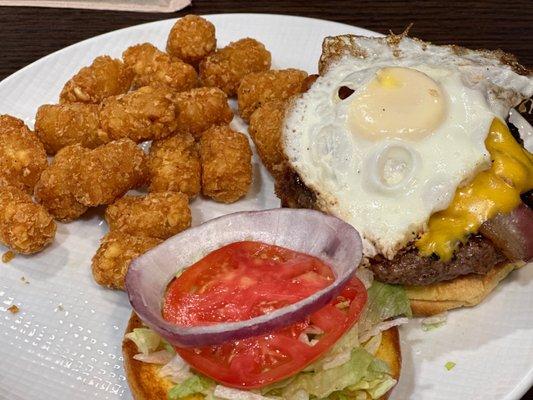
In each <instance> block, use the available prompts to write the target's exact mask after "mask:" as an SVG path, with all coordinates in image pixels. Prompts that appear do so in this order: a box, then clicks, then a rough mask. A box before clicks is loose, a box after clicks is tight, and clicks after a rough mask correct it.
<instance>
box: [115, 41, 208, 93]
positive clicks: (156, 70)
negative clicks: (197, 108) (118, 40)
mask: <svg viewBox="0 0 533 400" xmlns="http://www.w3.org/2000/svg"><path fill="white" fill-rule="evenodd" d="M122 57H123V59H124V63H125V64H126V66H128V68H130V69H131V70H132V71H133V72H134V74H135V75H134V78H133V87H134V88H139V87H142V86H158V85H164V86H168V87H170V88H171V89H173V90H175V91H177V92H181V91H183V90H189V89H192V88H193V87H196V86H198V74H197V73H196V70H195V69H194V67H193V66H192V65H189V64H187V63H185V62H183V61H181V60H179V59H177V58H173V57H171V56H169V55H168V54H167V53H164V52H162V51H161V50H159V49H158V48H157V47H155V46H154V45H152V44H150V43H143V44H138V45H135V46H131V47H129V48H128V49H127V50H126V51H125V52H124V53H123V54H122Z"/></svg>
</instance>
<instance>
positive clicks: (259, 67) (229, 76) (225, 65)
mask: <svg viewBox="0 0 533 400" xmlns="http://www.w3.org/2000/svg"><path fill="white" fill-rule="evenodd" d="M270 61H271V56H270V52H269V51H268V50H267V49H265V46H264V45H263V44H262V43H259V42H258V41H257V40H255V39H250V38H246V39H241V40H238V41H236V42H232V43H230V44H229V45H228V46H226V47H224V48H223V49H220V50H217V51H215V52H214V53H213V54H211V55H209V56H207V57H206V58H204V59H203V60H202V62H201V63H200V82H201V83H202V85H203V86H215V87H218V88H220V89H222V90H223V91H224V92H225V93H226V94H227V95H228V96H233V95H235V93H237V88H238V87H239V84H240V83H241V80H242V78H244V76H245V75H248V74H249V73H252V72H259V71H266V70H268V69H270Z"/></svg>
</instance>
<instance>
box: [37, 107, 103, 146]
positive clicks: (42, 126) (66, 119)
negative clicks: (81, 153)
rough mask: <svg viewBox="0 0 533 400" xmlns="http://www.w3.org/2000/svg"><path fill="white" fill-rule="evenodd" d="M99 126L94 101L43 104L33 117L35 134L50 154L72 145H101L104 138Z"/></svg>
mask: <svg viewBox="0 0 533 400" xmlns="http://www.w3.org/2000/svg"><path fill="white" fill-rule="evenodd" d="M99 127H100V118H99V116H98V105H96V104H86V103H65V104H45V105H42V106H41V107H39V109H38V110H37V115H36V116H35V134H36V135H37V136H38V137H39V139H41V141H42V142H43V144H44V148H45V149H46V152H47V153H48V154H50V155H53V154H55V153H57V152H58V151H59V150H61V149H62V148H63V147H65V146H70V145H72V144H80V145H82V146H83V147H88V148H91V149H93V148H95V147H98V146H100V145H102V144H104V143H105V142H106V141H107V139H106V137H105V135H103V134H102V132H101V131H100V129H99Z"/></svg>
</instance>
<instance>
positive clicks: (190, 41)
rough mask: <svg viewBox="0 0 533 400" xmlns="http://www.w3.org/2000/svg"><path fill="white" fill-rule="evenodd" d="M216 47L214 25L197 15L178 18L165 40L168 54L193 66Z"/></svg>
mask: <svg viewBox="0 0 533 400" xmlns="http://www.w3.org/2000/svg"><path fill="white" fill-rule="evenodd" d="M216 47H217V39H216V37H215V26H214V25H213V24H212V23H211V22H209V21H208V20H206V19H204V18H202V17H199V16H198V15H186V16H185V17H183V18H180V19H178V21H177V22H176V23H175V24H174V26H173V27H172V29H171V30H170V33H169V35H168V40H167V51H168V54H170V55H172V56H174V57H178V58H179V59H181V60H183V61H185V62H186V63H189V64H192V65H195V66H196V65H198V63H199V62H200V61H201V60H202V59H203V58H205V57H206V56H208V55H209V54H211V53H212V52H213V51H215V49H216Z"/></svg>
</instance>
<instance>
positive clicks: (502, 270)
mask: <svg viewBox="0 0 533 400" xmlns="http://www.w3.org/2000/svg"><path fill="white" fill-rule="evenodd" d="M523 265H525V263H524V262H516V263H502V264H499V265H497V266H496V267H494V268H493V269H491V270H490V271H489V273H487V274H486V275H474V274H472V275H465V276H461V277H459V278H455V279H453V280H451V281H447V282H439V283H434V284H432V285H427V286H406V287H405V289H406V290H407V297H409V300H410V301H411V309H412V310H413V315H415V316H417V317H427V316H431V315H435V314H439V313H442V312H444V311H447V310H451V309H454V308H459V307H473V306H475V305H477V304H479V303H481V302H482V301H483V300H484V299H485V297H487V296H488V295H489V293H490V292H492V291H493V290H494V288H496V286H497V285H498V283H500V281H502V280H503V279H504V278H505V277H506V276H507V275H509V274H510V273H511V272H512V271H514V270H515V269H518V268H520V267H522V266H523Z"/></svg>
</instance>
